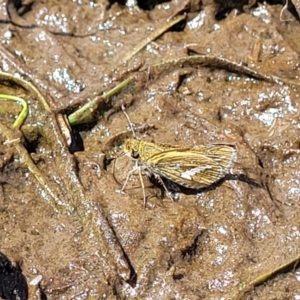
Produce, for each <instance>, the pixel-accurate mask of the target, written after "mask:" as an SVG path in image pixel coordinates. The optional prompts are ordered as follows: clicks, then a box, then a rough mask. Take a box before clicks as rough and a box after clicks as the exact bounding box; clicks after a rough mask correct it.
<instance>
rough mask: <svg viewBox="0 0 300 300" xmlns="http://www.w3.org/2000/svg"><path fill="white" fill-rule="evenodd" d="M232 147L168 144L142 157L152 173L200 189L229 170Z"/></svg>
mask: <svg viewBox="0 0 300 300" xmlns="http://www.w3.org/2000/svg"><path fill="white" fill-rule="evenodd" d="M234 158H235V148H234V147H233V146H228V145H209V146H207V147H205V146H203V147H197V148H182V149H180V148H178V147H176V148H171V149H169V150H165V151H162V152H160V153H156V154H154V155H153V156H151V158H150V159H147V161H142V162H143V163H144V164H145V165H146V167H147V168H148V169H149V170H150V171H151V172H153V173H155V174H158V175H160V176H162V177H165V178H167V179H169V180H172V181H174V182H176V183H178V184H181V185H183V186H185V187H187V188H195V189H200V188H203V187H207V186H209V185H211V184H212V183H214V182H216V181H218V180H220V179H221V178H222V177H224V176H225V175H226V174H227V173H228V172H229V170H230V168H231V165H232V163H233V161H234Z"/></svg>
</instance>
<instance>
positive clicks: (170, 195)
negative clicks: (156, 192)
mask: <svg viewBox="0 0 300 300" xmlns="http://www.w3.org/2000/svg"><path fill="white" fill-rule="evenodd" d="M154 176H155V178H156V179H157V180H158V181H159V183H160V184H161V185H162V186H163V188H164V190H165V192H166V195H167V197H168V198H170V199H171V200H172V201H173V202H174V197H173V195H172V193H171V192H170V191H169V190H168V188H167V187H166V185H165V183H164V181H163V180H162V178H161V177H160V176H159V175H157V174H154Z"/></svg>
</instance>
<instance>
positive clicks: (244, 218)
mask: <svg viewBox="0 0 300 300" xmlns="http://www.w3.org/2000/svg"><path fill="white" fill-rule="evenodd" d="M129 2H130V1H129ZM195 2H196V1H195ZM195 2H193V3H192V4H193V6H192V8H193V12H190V10H189V11H187V10H186V7H185V5H184V4H185V3H183V1H175V0H173V1H172V2H168V3H164V4H161V5H158V6H156V7H155V8H154V9H153V10H152V11H150V12H146V11H143V10H141V9H138V8H137V7H136V6H133V5H131V4H130V3H129V4H128V6H127V7H121V6H120V5H118V4H117V3H114V4H113V5H112V6H111V7H110V8H109V9H107V2H106V1H103V0H102V1H66V0H64V1H35V2H34V3H33V4H32V6H31V10H30V11H28V12H26V13H25V14H24V15H23V16H22V20H23V21H24V24H25V26H23V27H20V26H17V25H14V24H12V23H11V22H10V20H9V17H8V14H7V11H6V7H5V1H1V5H0V20H1V24H0V38H1V44H0V56H1V69H2V71H3V72H8V73H10V74H14V75H16V76H20V77H21V78H23V79H25V80H27V81H29V82H31V83H32V84H34V86H35V87H36V88H37V89H38V90H39V91H40V92H41V94H42V95H43V96H44V97H45V99H46V101H47V103H48V104H49V107H50V109H48V110H47V109H45V105H42V104H41V103H40V100H39V99H38V97H37V96H36V95H34V93H33V92H32V91H31V92H30V91H28V89H26V88H24V87H23V88H22V87H21V86H20V84H16V83H14V82H13V81H11V80H2V81H1V87H0V88H1V90H0V91H1V93H2V94H9V95H15V96H19V97H22V98H24V99H26V101H28V103H29V116H28V118H27V120H26V121H25V123H24V125H23V126H22V127H21V130H22V132H23V134H24V135H25V138H24V136H23V137H22V136H20V135H18V132H17V130H12V129H11V125H12V124H13V122H14V119H15V117H16V115H17V114H18V112H19V111H20V107H19V106H18V105H16V104H15V103H12V102H1V117H0V121H1V124H4V125H6V127H3V126H2V125H1V127H0V129H1V130H0V133H1V135H0V141H1V146H0V147H1V148H0V154H1V156H0V162H1V165H0V182H1V189H0V228H1V230H0V241H1V243H0V251H1V252H2V253H4V254H5V255H6V256H7V257H8V258H9V259H10V260H12V261H13V262H14V264H16V265H20V267H21V269H22V272H23V274H24V276H25V277H26V279H27V283H30V281H31V280H33V279H35V278H36V277H37V276H38V275H42V281H41V282H40V287H39V288H37V287H36V286H34V285H29V298H30V299H41V298H42V297H44V298H42V299H49V300H50V299H76V300H78V299H189V300H193V299H300V298H299V297H300V285H299V280H300V277H299V270H298V269H297V263H296V262H297V261H298V258H299V252H300V251H299V249H300V240H299V238H300V224H299V219H300V207H299V200H300V190H299V187H300V179H299V178H300V177H299V176H300V171H299V163H298V162H299V145H300V143H299V136H300V125H299V124H300V123H299V122H300V120H299V109H300V108H299V93H300V88H299V84H300V82H299V76H300V63H299V54H300V46H299V45H300V43H299V41H300V34H299V32H300V30H299V29H300V24H299V22H298V21H297V20H296V19H295V15H293V14H291V13H289V11H288V10H286V9H284V8H283V6H282V5H269V4H259V5H258V6H256V7H253V8H251V9H249V8H247V9H246V10H245V12H244V13H241V14H237V13H236V11H232V12H231V13H230V14H229V15H228V16H227V17H226V18H225V19H223V20H220V21H216V19H215V14H216V7H215V5H214V3H212V1H203V3H202V4H201V3H195ZM198 4H199V5H198ZM182 11H185V12H187V15H186V16H187V23H186V24H182V23H181V24H179V25H181V26H177V28H175V29H176V30H175V31H174V30H172V31H171V30H168V24H169V23H170V20H173V18H176V16H177V15H178V14H179V17H180V16H181V18H184V17H182V16H183V15H182V14H181V12H182ZM177 18H178V16H177ZM15 23H17V21H16V22H15ZM24 24H23V25H24ZM19 25H20V24H19ZM26 25H28V26H26ZM169 27H170V26H169ZM162 28H166V30H162V31H161V33H160V34H158V33H157V30H159V29H162ZM173 29H174V28H173ZM182 29H183V30H182ZM153 34H154V36H153ZM142 42H145V47H141V50H139V49H138V45H139V44H140V43H142ZM193 56H195V57H198V60H195V61H191V60H190V58H191V57H193ZM215 58H219V60H216V59H215ZM220 58H221V59H223V58H224V59H226V61H225V62H224V61H221V60H220ZM177 59H182V60H181V61H180V62H177V61H176V60H177ZM166 61H169V64H168V66H167V65H166V64H163V63H164V62H166ZM234 63H236V64H234ZM159 64H160V67H161V68H159V67H157V65H159ZM162 64H163V65H162ZM155 66H156V67H155ZM234 68H235V69H236V70H237V71H234ZM248 68H250V69H248ZM251 70H254V72H252V71H251ZM251 72H252V73H251ZM256 72H257V73H256ZM266 74H267V75H270V76H271V77H268V76H266ZM130 76H134V77H133V78H134V81H133V82H130V84H129V85H128V87H126V88H125V89H123V90H121V91H120V93H118V94H116V95H115V96H114V97H111V98H109V99H107V100H104V99H103V98H101V97H100V98H99V107H98V110H97V113H96V119H94V120H92V122H89V123H88V124H85V125H82V124H80V125H76V126H73V128H75V131H76V132H77V133H79V134H80V136H81V138H82V142H83V146H84V148H83V147H80V146H78V147H77V148H76V151H75V153H74V154H71V153H70V152H69V150H68V147H67V145H66V144H65V142H64V139H63V137H62V135H61V133H60V131H58V130H57V128H58V127H59V125H57V119H56V117H57V115H58V114H60V113H66V114H70V113H72V112H73V111H74V110H76V109H77V108H78V107H80V106H82V105H83V104H84V103H86V102H88V101H91V100H92V99H94V98H95V97H97V96H99V95H101V94H103V93H105V92H108V91H109V90H111V89H112V88H113V87H115V86H116V85H117V84H119V83H120V82H122V81H123V80H125V79H127V78H130ZM272 76H277V77H280V78H283V79H282V80H281V79H280V78H277V77H276V78H275V77H272ZM1 79H3V78H2V77H1ZM285 79H286V80H285ZM290 79H291V80H290ZM297 85H298V86H297ZM122 104H124V105H125V106H126V112H127V113H128V115H129V117H130V119H131V121H132V122H133V124H134V128H135V129H136V134H137V136H138V138H139V139H143V140H146V141H149V142H156V143H167V144H173V145H182V146H183V147H193V146H197V145H198V146H199V145H206V144H220V143H225V144H231V145H234V146H235V147H236V149H237V158H236V162H235V164H234V166H233V167H232V170H231V171H230V173H231V174H237V175H239V176H231V177H230V178H226V180H223V181H222V182H220V183H218V184H216V185H214V186H212V187H209V188H207V189H205V190H201V191H194V192H193V191H186V190H184V189H180V188H179V187H173V186H172V184H171V183H170V182H167V183H166V184H167V186H168V188H170V189H171V191H172V190H173V192H174V196H175V198H176V199H175V201H172V200H171V199H170V198H169V197H167V195H165V193H164V191H163V190H161V189H160V187H159V184H158V183H157V182H153V180H152V182H151V181H149V179H148V178H147V177H144V179H143V182H144V184H145V186H146V188H145V193H146V198H147V202H146V207H144V204H143V191H142V189H141V188H140V186H141V183H140V181H139V177H138V176H133V177H132V178H131V179H130V182H129V184H128V185H127V187H126V189H125V192H124V193H120V191H119V190H120V188H121V186H120V184H118V183H117V182H116V181H115V179H114V176H113V174H115V177H116V178H117V179H118V181H120V182H123V181H124V180H125V178H126V175H127V174H128V172H129V171H130V170H131V169H132V167H133V165H134V164H133V161H132V160H131V159H130V158H129V157H126V156H121V157H119V158H118V159H117V160H116V164H115V170H114V169H113V162H114V161H113V160H112V158H113V157H115V155H116V154H117V153H118V152H120V151H121V150H122V143H123V141H124V138H125V137H130V136H132V133H131V132H130V128H129V126H128V122H127V119H126V117H125V115H124V114H123V113H122V111H121V109H120V108H121V105H122ZM3 128H6V129H7V130H6V129H5V130H4V129H3ZM9 128H10V129H9ZM25 129H26V130H25ZM29 132H31V133H32V134H29ZM14 138H15V139H14ZM18 138H20V139H18ZM77 139H78V136H77ZM5 142H6V143H5ZM7 142H8V144H7ZM4 144H5V145H4ZM28 154H29V155H28ZM29 162H30V163H32V164H33V165H34V166H35V167H37V168H36V169H34V168H32V167H30V166H31V165H29ZM38 172H39V173H38ZM281 266H287V267H286V268H284V270H283V271H279V272H276V274H273V276H269V275H271V274H272V273H273V272H275V271H276V270H278V269H279V268H280V267H281Z"/></svg>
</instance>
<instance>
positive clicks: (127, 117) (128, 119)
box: [121, 104, 136, 138]
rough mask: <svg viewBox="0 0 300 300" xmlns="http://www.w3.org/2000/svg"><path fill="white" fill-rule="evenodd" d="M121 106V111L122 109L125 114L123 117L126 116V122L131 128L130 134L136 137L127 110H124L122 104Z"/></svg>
mask: <svg viewBox="0 0 300 300" xmlns="http://www.w3.org/2000/svg"><path fill="white" fill-rule="evenodd" d="M121 107H122V111H123V113H124V115H125V117H126V119H127V121H128V123H129V126H130V129H131V131H132V135H133V137H134V138H136V135H135V132H134V129H133V126H132V122H131V121H130V118H129V116H128V114H127V112H126V111H125V106H124V104H122V106H121Z"/></svg>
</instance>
